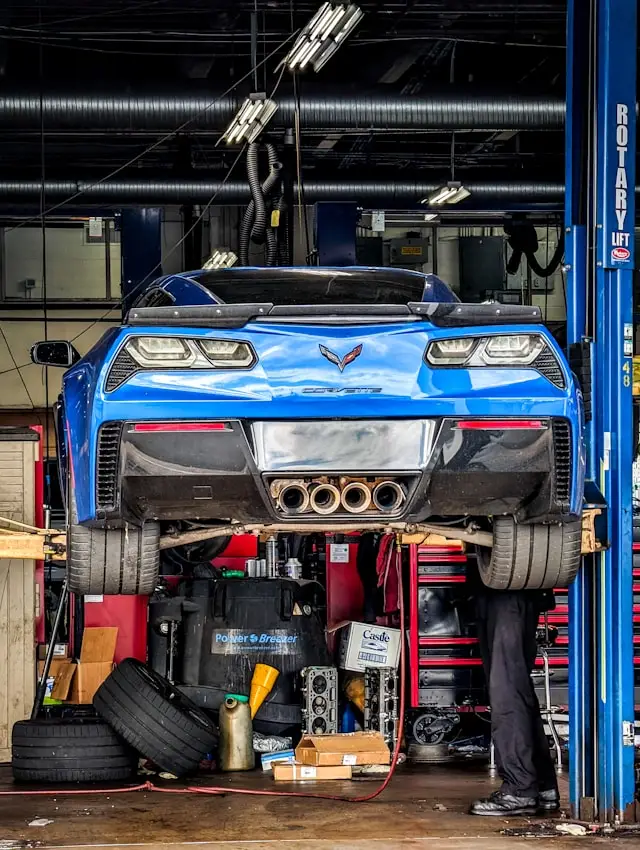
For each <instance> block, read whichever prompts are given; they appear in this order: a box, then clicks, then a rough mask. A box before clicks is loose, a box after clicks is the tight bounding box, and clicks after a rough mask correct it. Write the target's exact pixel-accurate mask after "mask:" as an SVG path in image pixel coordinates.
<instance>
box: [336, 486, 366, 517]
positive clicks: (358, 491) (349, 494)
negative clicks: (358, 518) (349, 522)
mask: <svg viewBox="0 0 640 850" xmlns="http://www.w3.org/2000/svg"><path fill="white" fill-rule="evenodd" d="M341 502H342V507H343V508H344V509H345V511H348V513H350V514H361V513H364V511H366V510H368V508H369V507H370V505H371V490H370V489H369V488H368V487H367V486H366V485H364V484H361V483H360V482H359V481H352V482H351V484H347V486H346V487H345V488H344V490H343V491H342V499H341Z"/></svg>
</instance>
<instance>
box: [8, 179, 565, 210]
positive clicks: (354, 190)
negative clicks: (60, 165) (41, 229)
mask: <svg viewBox="0 0 640 850" xmlns="http://www.w3.org/2000/svg"><path fill="white" fill-rule="evenodd" d="M465 186H466V187H467V188H468V189H469V190H470V191H471V193H472V199H471V200H472V202H473V204H474V206H477V204H478V203H483V202H487V204H488V205H489V206H491V207H495V206H496V205H497V204H499V203H500V202H506V203H524V204H527V205H529V206H530V205H533V204H536V203H537V204H545V203H546V204H549V203H558V202H562V200H563V193H564V186H563V184H562V183H534V182H517V181H514V182H504V183H498V182H495V183H466V182H465ZM44 188H45V197H46V201H47V203H52V202H55V201H58V200H64V199H66V198H70V197H71V196H72V195H73V196H75V195H76V194H77V193H82V194H80V195H79V197H78V198H77V200H76V198H74V201H75V202H76V203H77V204H82V203H84V202H92V203H93V202H100V203H105V204H110V205H112V206H117V205H120V204H137V205H145V204H146V205H149V204H173V203H206V202H208V201H209V200H210V199H211V198H213V197H214V196H215V198H214V201H213V203H214V204H216V205H220V204H246V202H247V198H248V197H250V189H249V184H248V183H247V182H245V181H242V180H229V181H227V182H226V183H223V182H222V181H221V180H216V181H212V180H208V179H206V178H203V179H202V180H197V181H196V180H172V179H166V180H150V179H148V180H142V179H141V180H109V181H105V182H103V183H97V184H91V183H90V182H87V181H75V180H47V181H45V187H44ZM437 188H438V184H437V183H420V182H417V181H404V180H403V181H390V180H389V181H378V180H375V181H374V180H371V181H362V180H360V181H357V180H335V181H332V180H329V181H321V180H305V182H304V196H305V202H306V203H315V202H316V201H355V202H356V203H359V204H362V205H371V204H381V205H386V206H388V207H393V206H395V205H398V204H411V205H412V204H415V203H417V202H418V201H420V199H421V198H424V197H425V196H426V195H428V194H429V193H430V192H433V191H434V190H435V189H437ZM41 191H42V186H41V183H40V182H39V181H37V180H0V198H1V199H2V201H3V202H5V203H6V202H11V201H34V200H36V199H37V198H39V197H40V193H41ZM294 192H295V194H296V196H297V186H295V187H294ZM450 210H451V208H450V209H449V211H450Z"/></svg>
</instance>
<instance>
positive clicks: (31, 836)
mask: <svg viewBox="0 0 640 850" xmlns="http://www.w3.org/2000/svg"><path fill="white" fill-rule="evenodd" d="M199 783H200V784H201V785H213V784H216V785H222V786H225V787H229V788H233V787H243V786H244V787H251V788H266V789H268V790H274V789H275V790H282V791H285V790H312V789H313V790H317V791H318V792H320V793H323V792H324V793H329V794H344V795H350V796H359V795H363V794H365V793H369V792H371V791H373V790H374V788H375V786H376V784H377V782H376V781H374V780H371V779H367V780H359V781H354V782H330V783H323V784H321V783H318V784H314V785H311V784H309V783H306V784H305V785H304V786H301V785H296V786H293V785H291V786H288V785H285V784H283V783H278V785H275V783H274V782H273V781H272V780H271V778H270V777H266V776H264V775H263V774H262V773H258V772H255V773H251V774H242V775H239V774H236V775H234V776H224V777H220V776H216V777H215V779H214V778H213V777H209V778H207V779H201V780H199ZM158 784H162V785H163V787H165V788H167V789H169V788H171V789H177V788H180V787H181V786H180V785H179V784H178V783H160V782H158ZM495 785H496V783H495V781H492V780H491V779H490V778H489V777H488V775H487V771H486V769H484V768H482V767H480V768H479V767H476V766H468V767H467V766H460V765H457V766H453V765H443V766H439V767H428V768H425V767H422V768H417V767H406V766H404V767H401V768H399V769H398V773H397V774H396V776H395V777H394V779H393V781H392V783H391V785H390V787H389V788H388V789H387V790H386V791H385V792H384V794H383V795H382V796H381V797H380V798H378V799H377V800H375V801H374V802H370V803H364V804H359V805H353V804H350V803H339V802H333V801H324V800H303V799H279V798H274V797H250V796H242V795H237V794H232V793H229V794H225V795H224V796H219V797H218V796H205V795H200V796H198V795H187V794H159V793H154V792H149V791H137V792H128V793H119V794H113V793H106V794H96V793H91V794H88V795H86V796H85V795H70V794H65V793H55V794H54V795H52V796H2V792H6V791H10V790H16V786H13V785H12V783H11V778H10V773H9V771H8V769H7V768H6V767H2V768H0V850H12V848H16V850H18V848H24V847H73V848H97V847H116V846H117V847H123V848H126V847H148V848H150V850H151V848H156V847H157V848H160V847H162V846H163V845H171V846H172V847H179V848H180V847H182V846H184V847H185V848H187V847H189V846H190V845H198V847H204V848H205V850H208V848H210V850H218V848H220V850H222V848H225V850H240V849H241V848H251V850H267V848H269V850H271V848H276V847H280V846H284V847H285V848H286V850H303V848H304V850H316V849H317V850H329V848H331V850H347V848H363V850H364V848H375V850H390V848H402V849H403V850H404V848H418V847H420V848H428V850H439V848H448V850H462V848H464V850H469V848H473V850H502V848H510V850H518V848H522V847H525V845H526V846H527V847H531V840H532V839H531V834H530V835H529V837H526V836H525V835H523V834H521V833H520V832H516V834H509V833H507V834H504V830H507V831H508V830H510V829H516V830H518V831H519V830H523V831H524V832H529V833H532V832H533V833H535V832H536V831H538V832H541V834H538V836H537V837H536V839H535V847H536V850H547V848H556V850H559V848H560V847H565V846H568V845H576V844H578V843H579V844H580V845H581V846H583V847H584V846H585V845H589V846H591V845H593V844H601V843H604V842H605V841H606V842H607V843H610V841H611V839H604V838H598V837H587V838H567V837H564V836H558V837H548V836H553V834H554V831H555V824H556V823H559V822H561V819H560V818H555V819H553V820H548V821H546V822H545V821H541V820H539V819H535V818H534V819H523V818H520V819H512V820H510V821H504V820H502V819H493V818H487V819H483V818H472V817H470V816H469V815H467V814H466V809H467V806H468V804H469V802H470V800H472V799H474V798H475V797H477V796H485V795H487V794H488V793H490V792H491V790H492V789H493V788H494V787H495ZM561 787H562V792H563V794H565V793H566V780H564V778H563V779H562V781H561ZM439 806H443V807H445V810H442V809H441V808H439ZM35 818H43V819H46V820H51V821H52V823H49V824H47V825H46V826H29V823H30V822H31V821H32V820H34V819H35ZM545 836H547V837H545ZM614 840H616V841H618V840H617V839H614ZM620 840H621V841H624V842H625V843H631V844H632V845H634V846H635V845H636V843H637V844H638V846H640V837H639V838H638V840H637V842H636V839H635V837H633V836H631V837H629V836H627V837H625V838H622V839H620Z"/></svg>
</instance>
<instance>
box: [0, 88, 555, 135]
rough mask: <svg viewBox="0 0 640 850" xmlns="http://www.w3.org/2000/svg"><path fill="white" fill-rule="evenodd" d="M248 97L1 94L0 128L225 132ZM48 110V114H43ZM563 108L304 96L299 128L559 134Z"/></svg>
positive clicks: (541, 103)
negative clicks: (545, 132) (240, 104)
mask: <svg viewBox="0 0 640 850" xmlns="http://www.w3.org/2000/svg"><path fill="white" fill-rule="evenodd" d="M241 100H242V98H239V97H238V96H236V95H235V94H233V95H226V96H224V97H221V96H220V95H217V94H216V93H215V92H207V93H205V94H198V95H142V96H134V95H128V94H104V95H99V94H96V95H93V94H91V95H88V94H87V95H81V94H45V95H44V97H43V98H42V101H41V99H40V94H39V93H28V94H2V95H1V96H0V128H12V127H13V128H15V129H20V130H29V129H37V130H39V129H40V122H41V118H42V119H43V120H44V126H45V129H49V130H54V129H55V130H69V131H79V130H109V131H119V132H127V131H138V132H139V131H148V132H163V131H172V130H176V129H177V128H178V127H180V126H181V125H182V124H184V123H185V122H188V127H185V130H187V129H190V130H207V131H211V132H213V131H220V130H223V129H224V128H225V127H226V126H227V124H228V123H229V121H230V120H231V119H232V117H233V116H234V115H235V113H236V111H237V109H238V106H239V103H240V102H241ZM294 106H295V104H294V100H293V98H292V97H289V96H286V97H278V111H277V112H276V114H275V116H274V117H273V119H272V124H271V126H272V127H280V128H284V127H291V126H292V125H293V120H294ZM41 109H42V115H41ZM564 117H565V104H564V101H563V100H562V99H560V98H553V97H543V96H539V97H538V96H527V97H523V96H519V97H509V96H502V97H494V96H488V95H487V96H483V95H480V94H466V95H460V94H458V95H456V94H446V95H430V96H420V95H417V96H416V95H411V96H407V95H396V94H393V93H389V92H384V93H374V94H367V93H363V94H354V95H349V96H347V95H326V94H306V95H305V96H303V97H302V99H301V101H300V124H301V126H302V127H303V128H306V129H316V130H327V131H330V130H336V129H339V130H349V129H351V130H358V129H360V130H362V129H373V130H390V129H414V130H461V129H469V130H559V129H561V128H562V127H563V126H564Z"/></svg>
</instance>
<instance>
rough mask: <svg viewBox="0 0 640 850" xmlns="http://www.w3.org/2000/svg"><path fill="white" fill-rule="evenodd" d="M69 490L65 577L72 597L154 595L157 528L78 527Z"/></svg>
mask: <svg viewBox="0 0 640 850" xmlns="http://www.w3.org/2000/svg"><path fill="white" fill-rule="evenodd" d="M70 489H71V498H70V517H69V529H68V550H69V551H68V555H67V576H68V579H69V589H70V590H71V591H72V593H77V594H81V595H85V594H105V595H118V594H127V595H134V594H135V595H138V594H139V595H143V596H148V595H149V594H151V593H153V591H154V590H155V588H156V585H157V583H158V571H159V568H160V524H159V523H157V522H145V523H144V524H143V525H142V526H135V525H127V526H125V527H124V528H115V529H101V528H90V527H88V526H86V525H80V524H79V523H78V521H77V519H78V515H77V512H76V504H75V498H74V496H73V488H70Z"/></svg>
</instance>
